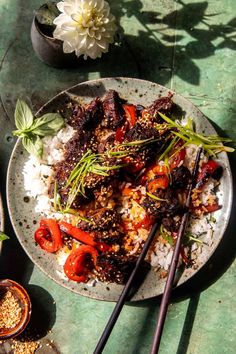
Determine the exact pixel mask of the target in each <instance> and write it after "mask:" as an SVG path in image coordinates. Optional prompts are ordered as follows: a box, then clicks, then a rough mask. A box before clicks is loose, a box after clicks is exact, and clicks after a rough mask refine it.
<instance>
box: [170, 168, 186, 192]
mask: <svg viewBox="0 0 236 354" xmlns="http://www.w3.org/2000/svg"><path fill="white" fill-rule="evenodd" d="M190 178H191V173H190V171H189V169H188V168H187V167H185V166H183V165H182V166H180V167H175V168H174V169H173V170H172V172H171V178H170V180H171V187H172V188H173V189H179V188H180V189H181V188H185V189H186V188H187V186H188V184H189V181H190Z"/></svg>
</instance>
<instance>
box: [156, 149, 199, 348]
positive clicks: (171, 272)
mask: <svg viewBox="0 0 236 354" xmlns="http://www.w3.org/2000/svg"><path fill="white" fill-rule="evenodd" d="M201 152H202V148H199V149H198V151H197V155H196V159H195V164H194V168H193V173H192V179H191V183H190V185H189V188H188V194H187V200H186V212H185V213H184V215H183V217H182V220H181V224H180V228H179V231H178V236H177V241H176V244H175V249H174V252H173V256H172V259H171V264H170V268H169V272H168V277H167V280H166V284H165V289H164V293H163V296H162V300H161V305H160V310H159V314H158V321H157V325H156V329H155V334H154V337H153V343H152V349H151V354H156V353H158V350H159V346H160V342H161V335H162V331H163V327H164V323H165V318H166V314H167V309H168V304H169V299H170V295H171V291H172V287H173V282H174V276H175V272H176V268H177V264H178V260H179V254H180V248H181V243H182V238H183V235H184V233H185V229H186V226H187V222H188V215H189V206H190V202H191V192H192V189H193V187H194V184H195V179H196V175H197V171H198V166H199V161H200V155H201Z"/></svg>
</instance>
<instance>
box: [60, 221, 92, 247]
mask: <svg viewBox="0 0 236 354" xmlns="http://www.w3.org/2000/svg"><path fill="white" fill-rule="evenodd" d="M59 226H60V228H61V230H62V231H64V232H66V233H67V234H68V235H70V236H72V237H73V238H75V239H76V240H78V241H80V242H83V243H85V244H86V245H90V246H96V244H97V243H96V242H95V241H94V239H93V236H91V234H89V233H88V232H86V231H83V230H81V229H79V228H78V227H75V226H73V225H71V224H69V223H68V222H65V221H60V222H59Z"/></svg>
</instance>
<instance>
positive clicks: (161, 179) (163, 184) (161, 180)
mask: <svg viewBox="0 0 236 354" xmlns="http://www.w3.org/2000/svg"><path fill="white" fill-rule="evenodd" d="M168 186H169V178H168V177H167V176H166V175H162V176H156V177H155V178H154V179H153V180H151V181H150V182H148V184H147V190H148V192H150V193H154V192H156V190H157V189H166V188H167V187H168Z"/></svg>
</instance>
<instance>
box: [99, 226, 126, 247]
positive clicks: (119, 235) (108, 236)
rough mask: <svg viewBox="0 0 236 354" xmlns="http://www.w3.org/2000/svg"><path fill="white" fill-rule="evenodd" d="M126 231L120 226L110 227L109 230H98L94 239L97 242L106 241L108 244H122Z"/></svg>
mask: <svg viewBox="0 0 236 354" xmlns="http://www.w3.org/2000/svg"><path fill="white" fill-rule="evenodd" d="M123 237H124V233H123V231H122V230H120V229H118V228H116V227H115V228H114V227H112V228H110V229H109V230H103V231H96V232H95V236H94V240H95V241H97V242H105V243H107V244H112V245H114V244H117V245H118V244H120V245H121V244H122V240H123Z"/></svg>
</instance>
